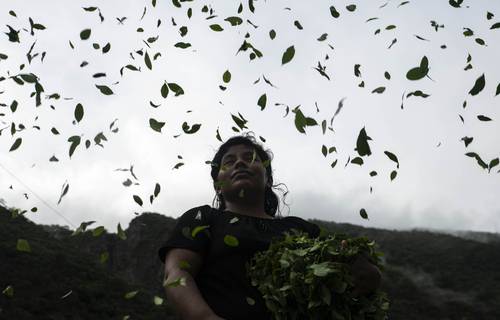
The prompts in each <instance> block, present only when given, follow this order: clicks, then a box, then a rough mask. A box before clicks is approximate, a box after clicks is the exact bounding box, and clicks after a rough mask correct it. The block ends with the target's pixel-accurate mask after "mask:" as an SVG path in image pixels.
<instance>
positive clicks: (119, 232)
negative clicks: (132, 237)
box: [117, 223, 127, 240]
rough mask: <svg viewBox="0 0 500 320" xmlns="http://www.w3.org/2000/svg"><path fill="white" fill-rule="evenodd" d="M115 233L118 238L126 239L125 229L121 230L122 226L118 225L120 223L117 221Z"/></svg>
mask: <svg viewBox="0 0 500 320" xmlns="http://www.w3.org/2000/svg"><path fill="white" fill-rule="evenodd" d="M117 234H118V238H120V239H122V240H126V239H127V235H126V234H125V231H123V229H122V226H121V225H120V223H118V226H117Z"/></svg>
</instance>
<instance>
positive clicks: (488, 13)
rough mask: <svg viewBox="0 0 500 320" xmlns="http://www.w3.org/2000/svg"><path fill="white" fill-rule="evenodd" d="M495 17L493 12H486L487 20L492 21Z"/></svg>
mask: <svg viewBox="0 0 500 320" xmlns="http://www.w3.org/2000/svg"><path fill="white" fill-rule="evenodd" d="M494 16H495V15H494V14H493V13H491V12H489V11H488V12H486V19H488V20H491V19H492V18H493V17H494Z"/></svg>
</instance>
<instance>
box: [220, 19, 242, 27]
mask: <svg viewBox="0 0 500 320" xmlns="http://www.w3.org/2000/svg"><path fill="white" fill-rule="evenodd" d="M224 21H227V22H229V23H230V24H231V25H232V26H233V27H234V26H238V25H240V24H242V23H243V20H242V19H241V18H240V17H227V18H226V19H224Z"/></svg>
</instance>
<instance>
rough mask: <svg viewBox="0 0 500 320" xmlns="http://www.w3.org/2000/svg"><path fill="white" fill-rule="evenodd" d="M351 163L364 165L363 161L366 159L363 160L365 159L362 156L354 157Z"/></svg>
mask: <svg viewBox="0 0 500 320" xmlns="http://www.w3.org/2000/svg"><path fill="white" fill-rule="evenodd" d="M351 163H354V164H357V165H360V166H362V165H363V163H364V161H363V159H362V158H360V157H356V158H354V159H352V160H351Z"/></svg>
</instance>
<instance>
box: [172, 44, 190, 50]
mask: <svg viewBox="0 0 500 320" xmlns="http://www.w3.org/2000/svg"><path fill="white" fill-rule="evenodd" d="M174 47H176V48H181V49H186V48H189V47H191V43H189V42H177V43H176V44H175V45H174Z"/></svg>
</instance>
